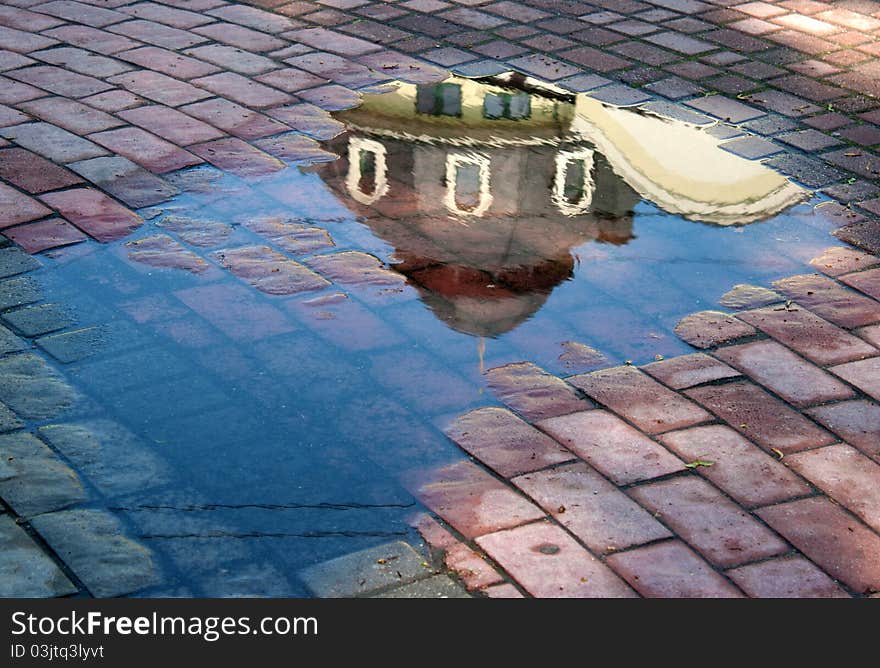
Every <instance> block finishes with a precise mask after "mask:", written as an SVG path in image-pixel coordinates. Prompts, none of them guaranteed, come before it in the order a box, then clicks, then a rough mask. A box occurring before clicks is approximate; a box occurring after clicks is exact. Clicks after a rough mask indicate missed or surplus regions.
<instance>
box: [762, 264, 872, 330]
mask: <svg viewBox="0 0 880 668" xmlns="http://www.w3.org/2000/svg"><path fill="white" fill-rule="evenodd" d="M773 286H774V287H775V288H776V289H777V290H779V291H780V292H782V293H783V294H785V295H787V296H788V297H790V298H791V299H793V300H795V301H796V302H797V303H798V304H800V305H801V306H804V307H806V308H807V309H809V310H810V311H812V312H813V313H815V314H816V315H818V316H821V317H823V318H825V319H826V320H830V321H831V322H833V323H834V324H835V325H840V326H841V327H845V328H846V329H852V328H854V327H861V326H863V325H870V324H872V323H875V322H880V303H878V302H876V301H874V300H873V299H869V298H868V297H865V296H863V295H860V294H859V293H858V292H855V291H853V290H850V289H848V288H845V287H843V286H841V285H840V284H839V283H836V282H835V281H834V280H832V279H830V278H827V277H825V276H816V275H802V276H791V277H789V278H783V279H781V280H778V281H776V282H774V283H773Z"/></svg>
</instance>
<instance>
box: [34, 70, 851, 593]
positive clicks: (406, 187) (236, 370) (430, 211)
mask: <svg viewBox="0 0 880 668" xmlns="http://www.w3.org/2000/svg"><path fill="white" fill-rule="evenodd" d="M336 118H337V119H338V120H340V121H342V122H343V123H344V124H345V127H346V131H345V132H344V133H343V134H340V135H339V136H337V137H336V138H335V139H332V140H330V141H328V142H326V143H325V148H326V149H327V150H329V151H333V152H335V153H336V154H338V155H339V156H340V158H339V159H338V160H335V161H332V162H324V163H318V164H314V165H312V166H310V167H290V168H288V169H285V170H283V171H280V172H276V173H274V174H272V175H269V176H266V177H264V178H261V179H255V180H250V181H247V182H246V181H243V180H241V179H239V178H237V177H235V176H232V175H229V174H223V173H220V172H218V171H217V170H214V169H213V168H206V167H200V168H195V169H192V170H188V171H187V172H183V173H181V174H179V175H178V177H177V181H178V183H179V184H180V185H181V186H182V187H183V189H184V194H182V195H180V196H179V197H177V198H175V199H174V200H172V201H170V202H168V203H167V204H165V205H162V206H160V207H155V208H153V209H150V210H147V211H144V212H143V213H144V215H145V217H147V218H148V220H147V223H146V224H145V225H143V226H142V227H141V228H140V229H139V230H138V231H137V232H136V233H135V234H133V235H132V236H131V237H129V238H127V239H125V240H121V241H119V242H115V243H112V244H107V245H100V244H97V243H87V244H81V245H79V246H74V247H71V248H68V249H64V250H61V251H56V252H53V253H50V256H51V259H49V260H47V262H46V265H47V266H46V267H45V268H44V269H43V270H41V271H39V272H37V273H35V274H34V278H35V279H36V280H38V282H39V283H40V286H41V289H42V291H43V295H44V297H45V299H46V300H49V301H51V302H53V303H59V304H64V305H65V307H66V308H67V309H68V310H69V311H70V312H71V313H73V314H75V319H76V327H77V328H87V327H90V326H94V327H96V328H97V329H96V330H95V331H100V333H101V335H100V337H99V338H97V339H91V338H87V339H86V341H87V342H92V341H94V340H98V341H100V346H99V347H98V348H97V349H95V347H94V346H93V345H87V346H80V347H79V348H76V347H74V348H69V347H68V348H66V349H64V350H65V351H66V353H67V356H66V357H64V352H63V351H62V353H61V357H63V358H64V360H65V361H70V363H68V364H65V365H63V366H60V365H59V366H60V368H61V369H62V371H63V373H64V374H65V375H66V377H67V378H68V379H69V380H70V381H71V383H72V384H73V385H74V386H75V387H76V388H77V390H78V391H79V392H80V393H82V395H83V396H84V400H83V401H79V402H75V403H73V404H72V405H71V407H70V408H68V409H67V410H66V412H65V413H64V414H62V415H60V416H58V417H57V419H56V420H55V421H54V422H53V423H52V424H51V425H49V426H47V428H46V430H45V433H44V436H45V437H46V438H47V439H49V440H50V441H52V442H53V444H54V445H55V446H56V447H57V448H58V449H59V450H60V451H62V452H65V453H66V454H67V456H68V457H69V459H71V461H73V463H74V464H76V465H77V467H78V469H79V470H80V471H81V472H82V474H83V477H84V478H85V479H86V480H87V481H88V483H89V485H90V493H91V494H92V497H93V502H94V503H95V504H96V505H101V506H104V507H108V508H111V509H113V512H114V513H116V515H117V516H118V517H120V518H121V519H122V520H123V521H124V522H126V523H127V525H128V526H129V528H130V529H131V530H132V532H133V534H134V535H136V536H139V537H140V538H141V540H142V541H143V542H144V543H145V544H147V545H148V546H149V547H150V548H151V549H152V550H154V551H155V552H156V554H157V555H158V557H159V559H160V563H161V565H162V567H163V569H164V570H165V572H166V586H165V588H163V590H162V591H161V592H160V593H163V592H174V593H181V594H184V595H186V594H195V595H203V596H220V595H230V594H251V595H275V596H297V595H303V594H304V590H303V589H302V586H301V584H300V583H299V582H298V580H297V579H296V577H295V572H296V571H297V570H298V569H300V568H302V567H304V566H307V565H309V564H313V563H316V562H318V561H323V560H326V559H328V558H331V557H334V556H337V555H339V554H343V553H347V552H351V551H354V550H357V549H361V548H364V547H368V546H370V545H372V544H375V543H378V542H385V541H388V540H390V539H392V538H396V537H404V538H405V537H407V536H412V530H411V529H410V527H409V525H408V523H407V518H408V517H409V516H410V515H411V514H412V513H413V512H414V510H415V509H416V506H415V502H414V501H413V499H412V498H411V496H410V495H409V493H408V492H407V491H406V490H405V489H404V488H403V487H402V486H401V483H400V482H399V480H400V474H401V473H403V472H404V471H409V470H412V469H419V468H423V467H425V466H428V465H435V464H441V463H447V462H452V461H456V460H458V459H461V458H462V454H461V452H460V451H459V450H458V449H457V448H456V447H455V446H454V445H452V444H451V443H450V442H449V441H448V440H447V439H446V438H445V436H444V435H443V434H442V431H441V428H442V426H443V425H444V424H445V423H446V421H447V420H448V418H450V417H452V416H455V415H458V414H460V413H462V412H463V411H465V410H467V409H470V408H474V407H477V406H481V405H490V404H495V403H497V402H496V400H495V399H494V398H493V397H492V396H491V395H490V394H489V393H488V392H487V391H486V390H485V380H484V377H483V375H482V373H483V371H484V370H486V369H489V368H492V367H494V366H498V365H500V364H505V363H508V362H515V361H521V360H530V361H533V362H535V363H537V364H539V365H541V366H543V367H544V368H546V369H547V370H549V371H551V372H554V373H557V374H572V373H578V372H581V371H586V370H590V369H593V368H596V367H597V366H607V365H613V364H620V363H623V362H624V361H627V360H631V361H633V362H635V363H642V362H647V361H651V360H653V359H654V358H655V356H658V355H662V356H670V355H675V354H679V353H684V352H688V350H689V348H688V346H686V345H685V344H683V343H682V342H681V341H679V340H678V339H677V337H675V335H674V334H673V333H672V328H673V327H674V325H675V324H676V322H677V321H678V320H679V319H680V318H681V317H682V316H684V315H686V314H689V313H691V312H693V311H696V310H701V309H705V308H716V307H717V300H718V299H719V297H720V296H721V295H722V294H724V293H725V292H726V291H727V290H729V289H730V288H731V287H733V286H734V285H735V284H738V283H754V284H762V285H766V284H768V282H769V281H771V280H773V279H775V278H778V277H781V276H785V275H789V274H793V273H798V272H803V271H809V266H808V264H807V262H808V261H809V259H810V258H812V257H814V256H815V255H817V254H818V253H819V252H820V251H821V250H822V249H823V248H825V247H826V246H827V245H828V231H829V230H830V229H831V228H832V227H833V226H834V225H833V224H832V223H829V222H828V221H826V220H824V219H823V218H822V216H821V215H820V214H818V213H816V212H815V211H814V209H813V205H814V204H815V203H816V200H808V199H807V196H808V193H806V192H805V191H803V190H801V189H800V188H798V187H797V186H795V185H793V184H791V183H789V182H788V181H787V180H785V179H784V178H783V177H781V176H779V175H777V174H776V173H774V172H772V171H771V170H769V169H766V168H764V167H762V166H761V165H760V164H759V163H757V162H752V161H746V160H743V159H740V158H737V157H736V156H733V155H732V154H730V153H727V152H725V151H723V150H722V149H720V148H719V147H718V144H719V142H718V140H716V139H714V138H713V137H712V136H711V134H710V133H708V132H706V131H705V128H701V127H699V126H697V125H693V124H685V123H681V122H674V121H672V120H669V119H666V118H661V117H658V116H655V115H651V114H645V113H638V112H635V111H628V110H621V109H613V108H610V107H605V106H603V105H601V104H599V103H597V102H595V101H592V100H590V99H589V98H586V97H584V96H578V97H577V98H571V97H568V96H564V95H560V94H558V93H557V92H556V91H553V90H552V89H546V88H545V89H541V88H540V87H538V85H537V83H536V82H533V81H531V80H516V79H511V80H506V81H505V80H494V81H491V82H486V81H473V80H463V79H451V80H449V81H447V82H445V83H444V84H442V85H440V86H411V85H406V84H404V85H401V86H400V87H398V88H397V89H396V90H395V91H393V92H391V93H387V94H383V95H376V96H371V97H368V98H367V99H366V100H365V102H364V104H363V105H362V106H361V107H359V108H357V109H354V110H350V111H347V112H340V113H338V114H336ZM89 331H91V330H89ZM56 352H57V349H56ZM59 425H61V426H59ZM59 430H60V431H59ZM65 430H66V431H65ZM70 433H73V434H76V435H77V439H80V440H82V439H83V438H88V439H92V441H93V442H95V443H98V444H99V446H96V448H97V451H98V452H100V453H101V454H100V455H94V456H92V457H91V458H89V457H80V456H78V455H76V454H75V453H74V454H69V453H67V451H66V450H65V447H68V446H67V445H65V444H68V443H70V442H73V441H74V440H76V439H71V438H70V437H69V434H70ZM65 434H68V438H67V440H65V437H64V436H65ZM52 439H55V440H52ZM101 444H103V445H101ZM120 444H124V447H122V446H120ZM102 457H103V459H102ZM132 468H134V469H137V470H139V471H141V472H142V473H143V474H142V475H130V473H131V469H132ZM126 471H127V472H128V473H129V475H122V474H123V473H125V472H126ZM120 476H122V477H121V478H120Z"/></svg>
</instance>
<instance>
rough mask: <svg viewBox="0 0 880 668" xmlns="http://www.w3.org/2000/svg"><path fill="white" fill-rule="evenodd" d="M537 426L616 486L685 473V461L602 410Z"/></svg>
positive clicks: (545, 422) (553, 419)
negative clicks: (678, 472)
mask: <svg viewBox="0 0 880 668" xmlns="http://www.w3.org/2000/svg"><path fill="white" fill-rule="evenodd" d="M537 425H538V426H539V427H540V428H541V429H542V430H543V431H545V432H547V433H548V434H550V435H551V436H553V438H555V439H556V440H558V441H559V442H560V443H562V444H563V445H565V446H566V447H567V448H568V449H569V450H572V451H573V452H574V453H575V454H576V455H578V456H579V457H581V458H582V459H584V460H585V461H586V462H588V463H589V464H591V465H592V466H593V467H594V468H596V469H598V470H599V471H600V472H601V473H602V474H603V475H605V476H606V477H608V478H610V479H611V481H612V482H614V483H616V484H618V485H626V484H629V483H632V482H636V481H639V480H649V479H651V478H657V477H659V476H664V475H668V474H670V473H675V472H676V471H682V470H684V462H682V461H680V460H678V459H677V458H676V457H674V456H673V455H672V454H671V453H670V452H669V451H668V450H666V449H665V448H663V447H662V446H660V445H659V444H657V443H655V442H654V441H652V440H651V439H649V438H648V437H646V436H645V435H643V434H641V433H640V432H638V431H637V430H636V429H634V428H633V427H631V426H629V425H628V424H626V423H625V422H624V421H623V420H621V419H620V418H618V417H616V416H614V415H612V414H611V413H608V412H606V411H603V410H592V411H585V412H582V413H572V414H571V415H564V416H561V417H556V418H550V419H548V420H541V421H540V422H538V423H537Z"/></svg>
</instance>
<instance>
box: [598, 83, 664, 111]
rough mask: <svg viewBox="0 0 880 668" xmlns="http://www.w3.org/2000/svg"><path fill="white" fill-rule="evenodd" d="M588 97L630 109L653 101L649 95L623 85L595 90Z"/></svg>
mask: <svg viewBox="0 0 880 668" xmlns="http://www.w3.org/2000/svg"><path fill="white" fill-rule="evenodd" d="M589 96H590V97H592V98H594V99H596V100H599V101H600V102H605V103H606V104H612V105H614V106H616V107H630V106H634V105H637V104H641V103H642V102H646V101H648V100H651V99H653V97H652V96H651V95H649V94H647V93H643V92H642V91H639V90H636V89H635V88H630V87H629V86H625V85H623V84H617V85H611V86H603V87H602V88H597V89H595V90H592V91H590V92H589Z"/></svg>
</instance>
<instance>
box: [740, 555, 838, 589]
mask: <svg viewBox="0 0 880 668" xmlns="http://www.w3.org/2000/svg"><path fill="white" fill-rule="evenodd" d="M727 577H729V578H730V579H731V580H733V581H734V582H735V583H736V584H737V585H738V586H739V587H740V589H742V590H743V591H744V592H746V594H748V595H749V596H751V597H752V598H850V596H849V594H847V593H846V592H845V591H844V590H843V589H841V588H840V586H839V585H838V584H837V583H836V582H835V581H834V580H832V579H831V578H830V577H828V575H827V574H826V573H823V572H822V571H821V570H819V569H818V568H817V567H816V566H815V564H813V563H811V562H809V561H807V560H806V559H804V558H803V557H801V556H790V557H778V558H776V559H769V560H767V561H762V562H760V563H757V564H749V565H747V566H740V567H739V568H734V569H732V570H729V571H727Z"/></svg>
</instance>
